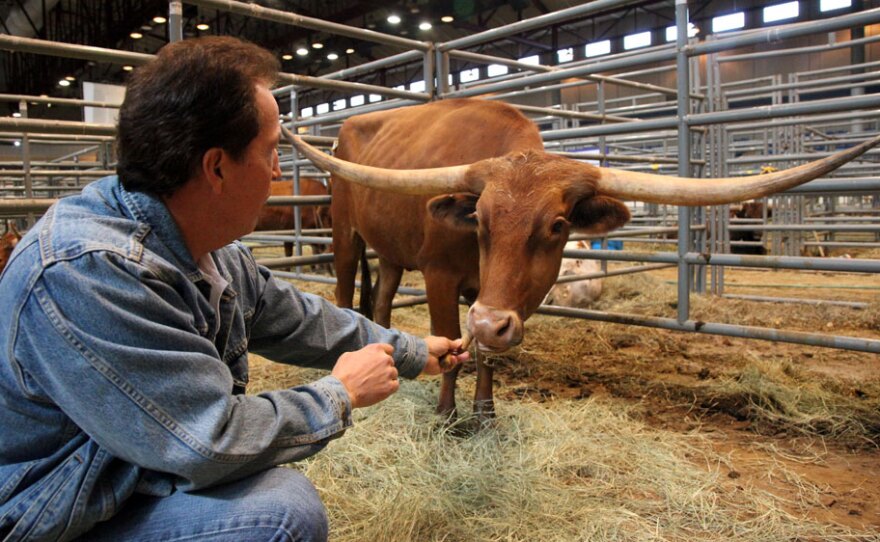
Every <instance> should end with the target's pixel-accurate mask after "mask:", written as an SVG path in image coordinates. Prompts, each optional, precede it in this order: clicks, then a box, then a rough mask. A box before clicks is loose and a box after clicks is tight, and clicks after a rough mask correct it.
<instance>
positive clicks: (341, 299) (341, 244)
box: [333, 223, 364, 309]
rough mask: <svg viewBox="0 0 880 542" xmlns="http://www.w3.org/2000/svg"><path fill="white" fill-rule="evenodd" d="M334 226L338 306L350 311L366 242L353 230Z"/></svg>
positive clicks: (334, 262)
mask: <svg viewBox="0 0 880 542" xmlns="http://www.w3.org/2000/svg"><path fill="white" fill-rule="evenodd" d="M339 230H342V231H338V230H337V225H336V224H335V223H334V224H333V248H334V250H335V258H334V261H333V265H334V267H335V269H336V305H338V306H340V307H343V308H346V309H350V308H352V307H353V306H354V305H353V303H354V283H355V279H356V278H357V269H358V261H359V260H360V254H361V251H362V250H364V240H363V239H361V236H360V235H358V233H357V232H356V231H354V230H353V229H351V228H341V227H340V228H339Z"/></svg>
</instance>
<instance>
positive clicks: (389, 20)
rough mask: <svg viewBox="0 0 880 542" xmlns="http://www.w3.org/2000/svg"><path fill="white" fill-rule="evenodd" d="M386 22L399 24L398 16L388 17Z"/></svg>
mask: <svg viewBox="0 0 880 542" xmlns="http://www.w3.org/2000/svg"><path fill="white" fill-rule="evenodd" d="M387 21H388V22H389V23H391V24H400V15H394V14H392V15H389V16H388V19H387Z"/></svg>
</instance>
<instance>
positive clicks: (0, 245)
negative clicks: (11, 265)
mask: <svg viewBox="0 0 880 542" xmlns="http://www.w3.org/2000/svg"><path fill="white" fill-rule="evenodd" d="M20 240H21V234H20V233H19V232H18V229H16V227H15V222H10V221H9V220H7V221H6V233H4V234H3V236H2V237H0V273H2V272H3V269H5V268H6V263H7V262H8V261H9V257H10V256H11V255H12V249H14V248H15V245H17V244H18V242H19V241H20Z"/></svg>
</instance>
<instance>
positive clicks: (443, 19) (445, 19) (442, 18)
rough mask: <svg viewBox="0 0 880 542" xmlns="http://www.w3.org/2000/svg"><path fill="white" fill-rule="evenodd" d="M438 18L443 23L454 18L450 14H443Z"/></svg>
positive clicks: (449, 21)
mask: <svg viewBox="0 0 880 542" xmlns="http://www.w3.org/2000/svg"><path fill="white" fill-rule="evenodd" d="M440 20H441V21H443V22H444V23H451V22H452V21H454V20H455V17H453V16H452V15H444V16H442V17H440Z"/></svg>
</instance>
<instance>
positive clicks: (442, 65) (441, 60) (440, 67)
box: [434, 48, 449, 99]
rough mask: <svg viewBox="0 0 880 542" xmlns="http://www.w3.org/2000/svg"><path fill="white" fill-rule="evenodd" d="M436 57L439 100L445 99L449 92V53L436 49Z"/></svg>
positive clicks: (435, 67)
mask: <svg viewBox="0 0 880 542" xmlns="http://www.w3.org/2000/svg"><path fill="white" fill-rule="evenodd" d="M434 54H435V55H436V57H435V58H436V60H435V65H434V69H435V70H436V72H437V98H438V99H441V98H443V97H444V96H445V95H446V93H448V92H449V53H444V52H443V51H441V50H440V49H439V48H435V49H434Z"/></svg>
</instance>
